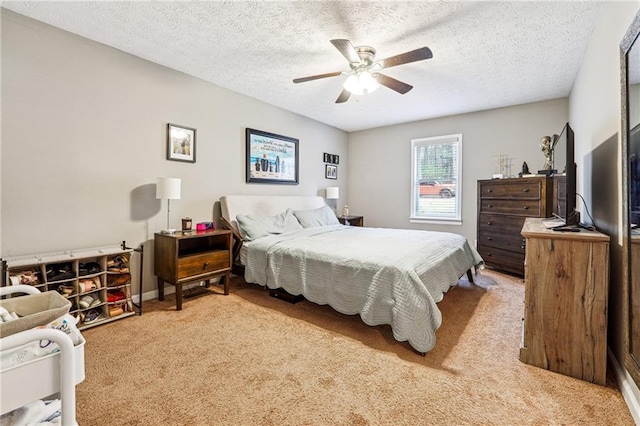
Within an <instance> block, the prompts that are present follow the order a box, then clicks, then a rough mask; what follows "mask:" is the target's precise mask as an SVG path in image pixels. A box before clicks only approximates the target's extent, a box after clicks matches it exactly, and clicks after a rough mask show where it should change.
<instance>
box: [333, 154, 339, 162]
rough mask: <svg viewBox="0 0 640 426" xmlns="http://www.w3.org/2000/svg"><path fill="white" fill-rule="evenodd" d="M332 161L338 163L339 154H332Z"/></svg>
mask: <svg viewBox="0 0 640 426" xmlns="http://www.w3.org/2000/svg"><path fill="white" fill-rule="evenodd" d="M333 163H334V164H340V156H339V155H334V156H333Z"/></svg>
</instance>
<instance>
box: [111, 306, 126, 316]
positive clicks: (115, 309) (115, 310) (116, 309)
mask: <svg viewBox="0 0 640 426" xmlns="http://www.w3.org/2000/svg"><path fill="white" fill-rule="evenodd" d="M122 314H124V309H122V308H121V307H120V306H111V307H110V308H109V316H110V317H117V316H118V315H122Z"/></svg>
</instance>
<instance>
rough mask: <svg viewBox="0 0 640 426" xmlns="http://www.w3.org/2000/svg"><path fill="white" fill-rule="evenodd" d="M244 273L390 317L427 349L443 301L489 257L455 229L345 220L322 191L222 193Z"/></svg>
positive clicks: (373, 319) (318, 299) (374, 316)
mask: <svg viewBox="0 0 640 426" xmlns="http://www.w3.org/2000/svg"><path fill="white" fill-rule="evenodd" d="M220 204H221V212H222V221H223V223H225V224H226V226H227V227H229V228H230V229H231V230H232V231H233V232H234V235H235V238H236V242H237V244H235V247H234V258H235V259H236V260H237V261H238V262H239V263H242V265H243V266H244V278H245V280H246V281H247V282H248V283H255V284H258V285H261V286H264V287H267V288H269V289H284V290H285V291H286V292H288V293H290V294H293V295H302V296H304V298H305V299H307V300H309V301H311V302H314V303H317V304H320V305H325V304H327V305H329V306H331V307H332V308H333V309H335V310H336V311H338V312H341V313H343V314H347V315H355V314H359V315H360V317H361V319H362V321H363V322H364V323H366V324H368V325H371V326H375V325H381V324H389V325H390V326H391V329H392V332H393V336H394V338H395V339H396V340H398V341H407V342H408V343H409V344H410V345H411V346H412V347H413V348H414V349H415V350H416V351H417V352H418V353H420V354H424V353H426V352H428V351H429V350H431V349H432V348H433V346H434V345H435V341H436V337H435V332H436V330H437V329H438V328H439V326H440V325H441V323H442V315H441V313H440V310H439V309H438V306H437V303H438V302H440V301H441V300H442V298H443V297H444V294H445V293H446V292H447V291H448V290H449V289H450V288H451V287H452V286H454V285H456V284H457V282H458V280H459V279H460V277H461V276H463V275H464V274H465V273H467V275H468V277H469V279H470V280H472V279H473V278H472V273H471V270H472V269H473V268H476V269H477V268H478V267H481V265H482V263H483V262H482V258H481V257H480V255H479V254H478V252H477V251H476V250H475V248H474V247H472V246H471V245H470V244H469V242H468V241H467V239H466V238H464V237H462V236H460V235H458V234H453V233H444V232H430V231H416V230H404V229H385V228H363V227H352V226H344V225H340V224H339V223H338V221H337V219H336V217H335V215H334V214H333V212H332V211H331V209H329V208H328V207H327V206H326V205H325V203H324V199H323V198H322V197H303V196H248V195H227V196H224V197H221V199H220Z"/></svg>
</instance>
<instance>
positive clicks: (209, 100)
mask: <svg viewBox="0 0 640 426" xmlns="http://www.w3.org/2000/svg"><path fill="white" fill-rule="evenodd" d="M1 11H2V28H1V31H2V33H1V34H2V159H1V170H0V171H1V202H2V217H1V220H2V228H1V232H0V234H1V237H2V246H1V247H0V255H2V256H4V257H7V256H14V255H22V254H30V253H42V252H49V251H60V250H69V249H74V248H86V247H96V246H101V245H110V244H118V243H119V242H120V241H122V240H126V241H127V243H128V244H129V245H131V246H137V245H139V244H141V243H144V242H146V241H148V240H150V239H151V238H152V237H153V233H154V232H157V231H159V230H160V229H162V228H164V227H166V202H164V203H165V204H163V205H162V206H161V204H160V201H159V200H155V181H156V178H157V177H159V176H170V177H180V178H182V199H181V200H176V201H173V202H172V203H171V210H172V212H171V217H172V226H175V227H179V226H180V218H181V217H184V216H190V217H192V218H193V219H194V222H200V221H211V220H212V215H213V206H214V202H215V201H217V200H218V199H219V197H220V196H221V195H224V194H294V195H295V194H300V195H309V194H312V195H316V194H318V195H323V196H324V188H326V187H327V186H335V185H338V186H341V194H345V195H346V194H347V187H346V179H345V176H346V175H347V174H346V170H347V167H348V166H347V164H348V152H347V134H346V133H345V132H343V131H340V130H337V129H335V128H333V127H329V126H326V125H323V124H320V123H318V122H315V121H313V120H310V119H307V118H304V117H302V116H299V115H297V114H293V113H290V112H288V111H285V110H282V109H279V108H276V107H273V106H271V105H268V104H265V103H263V102H259V101H257V100H254V99H251V98H249V97H246V96H242V95H239V94H237V93H234V92H231V91H229V90H226V89H223V88H220V87H218V86H215V85H213V84H210V83H207V82H204V81H202V80H199V79H196V78H192V77H189V76H187V75H185V74H182V73H180V72H177V71H173V70H171V69H168V68H165V67H162V66H159V65H157V64H154V63H151V62H148V61H145V60H142V59H140V58H137V57H135V56H132V55H129V54H126V53H123V52H121V51H119V50H116V49H113V48H110V47H107V46H104V45H102V44H99V43H95V42H93V41H90V40H87V39H84V38H81V37H78V36H75V35H73V34H70V33H67V32H64V31H62V30H59V29H56V28H53V27H50V26H48V25H45V24H42V23H39V22H37V21H34V20H31V19H28V18H25V17H22V16H20V15H17V14H14V13H12V12H9V11H7V10H5V9H1ZM169 122H171V123H177V124H182V125H185V126H189V127H194V128H196V129H197V132H198V133H197V151H196V159H197V162H196V163H195V164H190V163H180V162H175V161H167V160H166V159H165V158H166V153H165V147H166V125H167V123H169ZM246 127H251V128H255V129H260V130H264V131H268V132H272V133H277V134H281V135H286V136H290V137H295V138H298V139H299V140H300V184H299V185H295V186H294V185H264V184H246V183H245V181H244V180H245V158H244V155H245V154H244V153H245V134H244V132H245V128H246ZM323 152H330V153H334V154H338V155H340V156H341V160H342V161H341V162H340V166H339V167H340V171H339V174H338V176H339V179H338V180H337V181H333V180H326V179H325V178H324V163H323V162H322V153H323ZM146 253H147V255H146V256H145V257H146V259H145V263H146V265H147V269H148V270H149V271H150V268H151V263H152V262H150V261H147V260H152V254H153V253H152V251H151V252H149V251H146ZM145 282H146V284H145V287H146V288H145V290H150V289H151V288H152V276H151V277H147V279H146V280H145Z"/></svg>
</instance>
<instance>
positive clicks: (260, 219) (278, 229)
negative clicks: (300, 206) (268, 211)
mask: <svg viewBox="0 0 640 426" xmlns="http://www.w3.org/2000/svg"><path fill="white" fill-rule="evenodd" d="M236 220H237V221H238V229H239V230H240V235H242V238H244V239H245V240H247V241H253V240H255V239H256V238H260V237H264V236H266V235H274V234H284V233H285V232H292V231H299V230H300V229H302V226H301V225H300V223H299V222H298V219H296V218H295V216H294V215H293V210H291V209H287V211H285V212H282V213H280V214H277V215H275V216H260V215H244V214H239V215H237V216H236Z"/></svg>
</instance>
